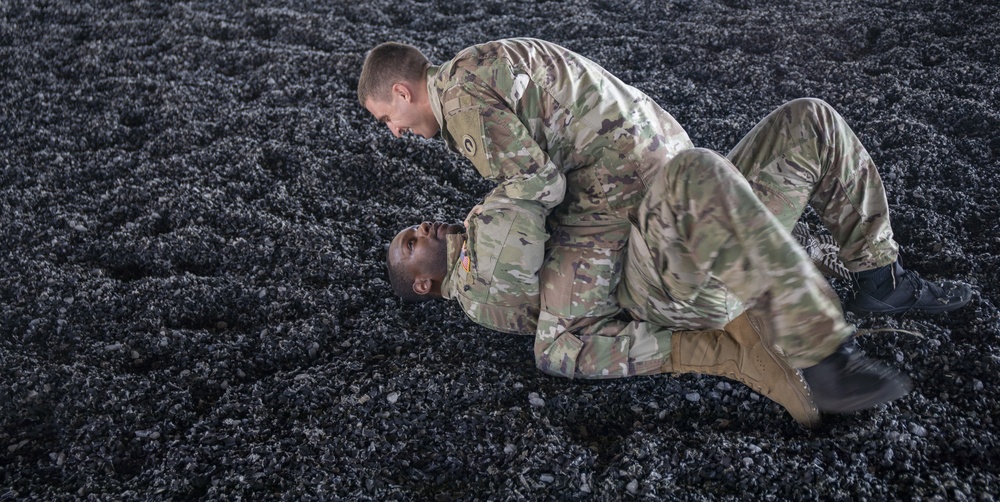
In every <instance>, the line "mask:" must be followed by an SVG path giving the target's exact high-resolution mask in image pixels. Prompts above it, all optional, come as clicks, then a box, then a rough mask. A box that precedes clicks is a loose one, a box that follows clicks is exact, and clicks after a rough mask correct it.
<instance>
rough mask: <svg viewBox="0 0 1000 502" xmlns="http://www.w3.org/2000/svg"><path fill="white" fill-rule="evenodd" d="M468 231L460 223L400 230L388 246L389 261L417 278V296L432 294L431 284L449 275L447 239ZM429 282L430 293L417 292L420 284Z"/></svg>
mask: <svg viewBox="0 0 1000 502" xmlns="http://www.w3.org/2000/svg"><path fill="white" fill-rule="evenodd" d="M463 232H465V227H464V226H462V225H461V224H448V223H442V222H433V223H432V222H429V221H425V222H423V223H421V224H419V225H414V226H412V227H407V228H404V229H403V230H401V231H400V232H399V233H398V234H396V237H395V238H394V239H393V240H392V242H391V243H390V244H389V261H390V262H391V263H392V264H393V265H394V266H396V265H399V266H402V267H403V269H404V270H406V271H407V272H408V273H409V274H410V275H412V276H413V278H414V288H415V291H416V292H417V293H418V294H427V293H428V292H430V287H431V284H433V283H434V282H436V283H437V284H438V285H440V282H441V281H443V280H444V276H445V275H446V274H447V273H448V244H447V242H448V241H447V239H446V238H445V236H447V235H448V234H459V233H463ZM422 281H428V282H427V283H426V284H425V286H427V287H428V289H427V290H417V289H416V288H417V287H418V285H417V284H418V283H421V282H422Z"/></svg>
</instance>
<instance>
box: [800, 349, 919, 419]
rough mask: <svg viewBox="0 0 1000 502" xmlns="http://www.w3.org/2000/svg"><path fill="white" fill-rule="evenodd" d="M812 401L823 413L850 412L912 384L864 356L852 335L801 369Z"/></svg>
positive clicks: (882, 400)
mask: <svg viewBox="0 0 1000 502" xmlns="http://www.w3.org/2000/svg"><path fill="white" fill-rule="evenodd" d="M802 377H803V379H805V381H806V383H807V384H808V385H809V389H810V390H811V391H812V398H813V402H815V403H816V406H817V407H818V408H819V410H820V411H822V412H825V413H849V412H852V411H858V410H863V409H867V408H872V407H874V406H878V405H880V404H883V403H888V402H889V401H892V400H894V399H898V398H901V397H903V396H905V395H906V394H907V393H908V392H910V389H911V388H912V387H913V386H912V384H911V383H910V379H909V378H908V377H907V376H906V375H903V374H902V373H900V372H899V371H897V370H895V369H893V368H890V367H888V366H886V365H884V364H882V363H879V362H876V361H874V360H872V359H869V358H868V357H866V356H865V355H864V354H863V353H862V352H861V348H860V347H858V344H857V342H856V341H854V339H851V340H850V341H848V342H846V343H844V344H843V345H841V346H840V348H838V349H837V351H836V352H834V353H833V354H830V355H829V356H827V357H826V359H823V360H822V361H820V363H819V364H817V365H815V366H812V367H809V368H805V369H803V370H802Z"/></svg>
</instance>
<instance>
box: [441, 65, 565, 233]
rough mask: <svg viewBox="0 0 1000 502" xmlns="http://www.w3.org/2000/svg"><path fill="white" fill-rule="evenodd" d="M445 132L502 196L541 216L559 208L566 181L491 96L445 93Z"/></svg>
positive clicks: (477, 90) (473, 90) (466, 88)
mask: <svg viewBox="0 0 1000 502" xmlns="http://www.w3.org/2000/svg"><path fill="white" fill-rule="evenodd" d="M444 100H445V102H446V103H447V104H446V109H447V110H448V112H447V113H448V116H447V119H446V127H447V129H448V135H449V136H450V137H451V138H452V141H453V143H454V148H455V149H456V150H457V151H458V152H460V153H462V154H463V155H465V156H466V157H467V158H468V159H469V160H470V161H471V162H472V164H473V165H474V166H475V167H476V169H477V170H478V171H479V173H480V174H481V175H482V176H483V177H484V178H486V179H488V180H491V181H494V182H496V183H497V184H498V185H499V186H502V187H503V193H504V195H505V196H507V197H510V198H512V199H518V200H523V201H531V202H535V203H537V204H538V205H539V206H540V207H539V210H540V211H541V212H542V216H547V215H548V213H549V211H551V210H552V208H554V207H555V206H557V205H559V203H560V202H562V200H563V197H564V196H565V193H566V177H565V176H564V175H563V173H562V172H561V170H560V169H559V166H557V165H556V164H555V163H554V162H552V160H551V159H550V157H549V155H548V153H546V151H545V149H544V148H543V147H542V146H541V145H539V144H538V143H537V142H536V141H535V139H534V138H533V136H532V134H531V131H530V130H529V128H528V127H527V126H526V125H525V124H524V123H522V122H521V119H520V117H518V116H517V115H516V114H515V113H514V112H513V111H511V110H510V109H509V108H508V107H507V105H506V104H505V103H504V102H503V101H502V100H500V99H499V98H498V97H496V95H495V93H494V92H490V91H489V89H487V88H485V87H484V86H481V85H477V84H475V83H466V84H465V85H463V86H461V87H458V86H456V87H455V88H452V89H449V90H448V91H447V92H446V93H445V99H444Z"/></svg>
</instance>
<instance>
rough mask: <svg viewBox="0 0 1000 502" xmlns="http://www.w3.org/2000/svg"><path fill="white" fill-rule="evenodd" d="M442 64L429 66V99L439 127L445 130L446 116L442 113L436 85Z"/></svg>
mask: <svg viewBox="0 0 1000 502" xmlns="http://www.w3.org/2000/svg"><path fill="white" fill-rule="evenodd" d="M440 69H441V67H440V66H434V65H431V66H429V67H428V68H427V99H428V100H429V101H430V103H431V111H432V112H434V118H435V119H436V120H437V122H438V129H440V130H442V131H443V130H444V116H443V115H442V114H441V96H440V95H439V94H438V89H437V86H435V85H434V80H435V79H436V78H437V73H438V70H440Z"/></svg>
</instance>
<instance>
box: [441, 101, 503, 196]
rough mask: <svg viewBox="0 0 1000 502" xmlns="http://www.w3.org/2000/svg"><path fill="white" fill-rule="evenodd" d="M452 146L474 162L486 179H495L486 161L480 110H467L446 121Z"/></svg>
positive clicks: (453, 115)
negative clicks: (453, 143)
mask: <svg viewBox="0 0 1000 502" xmlns="http://www.w3.org/2000/svg"><path fill="white" fill-rule="evenodd" d="M445 122H446V127H447V129H448V133H449V134H450V135H451V137H452V141H453V142H455V143H457V144H455V145H452V146H453V148H455V149H456V150H458V152H459V153H461V154H462V155H465V157H466V158H467V159H469V160H470V161H472V165H473V166H475V167H476V170H477V171H479V174H480V175H482V176H483V177H484V178H486V179H493V177H494V173H493V170H492V169H491V168H490V163H489V160H487V159H486V149H484V148H483V117H482V116H481V115H480V114H479V109H478V108H467V109H464V110H461V111H458V112H456V113H454V114H452V115H451V116H449V117H448V118H447V119H446V120H445Z"/></svg>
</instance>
